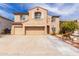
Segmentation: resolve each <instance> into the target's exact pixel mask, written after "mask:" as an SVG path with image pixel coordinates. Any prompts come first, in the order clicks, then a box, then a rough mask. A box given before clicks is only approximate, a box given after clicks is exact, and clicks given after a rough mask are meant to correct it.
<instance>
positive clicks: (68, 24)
mask: <svg viewBox="0 0 79 59" xmlns="http://www.w3.org/2000/svg"><path fill="white" fill-rule="evenodd" d="M60 27H61V33H68V32H73V31H74V30H76V29H78V25H77V23H76V22H74V21H65V22H61V24H60Z"/></svg>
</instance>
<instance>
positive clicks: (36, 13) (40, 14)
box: [34, 12, 42, 19]
mask: <svg viewBox="0 0 79 59" xmlns="http://www.w3.org/2000/svg"><path fill="white" fill-rule="evenodd" d="M41 17H42V13H41V12H35V13H34V18H35V19H41Z"/></svg>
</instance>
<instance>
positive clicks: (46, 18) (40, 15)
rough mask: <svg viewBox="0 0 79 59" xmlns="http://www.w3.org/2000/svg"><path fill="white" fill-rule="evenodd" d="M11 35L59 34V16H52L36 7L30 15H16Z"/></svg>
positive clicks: (30, 11)
mask: <svg viewBox="0 0 79 59" xmlns="http://www.w3.org/2000/svg"><path fill="white" fill-rule="evenodd" d="M14 14H15V19H14V23H13V24H12V29H11V34H24V35H28V34H33V35H34V34H36V35H37V34H52V33H54V32H55V33H59V30H60V28H59V20H60V18H59V16H50V15H48V11H47V10H46V9H44V8H41V7H35V8H32V9H30V10H29V12H28V13H14Z"/></svg>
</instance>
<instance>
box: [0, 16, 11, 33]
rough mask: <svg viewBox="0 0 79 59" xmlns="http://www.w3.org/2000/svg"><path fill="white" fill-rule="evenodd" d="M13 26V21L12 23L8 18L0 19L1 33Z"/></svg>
mask: <svg viewBox="0 0 79 59" xmlns="http://www.w3.org/2000/svg"><path fill="white" fill-rule="evenodd" d="M11 26H12V21H10V20H8V19H6V18H3V17H0V33H1V32H2V30H3V29H5V28H9V29H11Z"/></svg>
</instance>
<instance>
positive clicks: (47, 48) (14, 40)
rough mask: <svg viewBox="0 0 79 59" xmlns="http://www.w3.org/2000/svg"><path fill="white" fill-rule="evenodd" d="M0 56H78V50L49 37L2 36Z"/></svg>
mask: <svg viewBox="0 0 79 59" xmlns="http://www.w3.org/2000/svg"><path fill="white" fill-rule="evenodd" d="M0 55H27V56H28V55H30V56H31V55H32V56H33V55H38V56H44V55H46V56H54V55H55V56H57V55H61V56H62V55H65V56H70V55H71V56H73V55H74V56H75V55H76V56H78V55H79V49H77V48H75V47H72V46H71V45H69V44H67V43H65V42H63V41H61V40H58V38H56V37H55V36H51V35H27V36H24V35H2V37H1V38H0Z"/></svg>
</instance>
